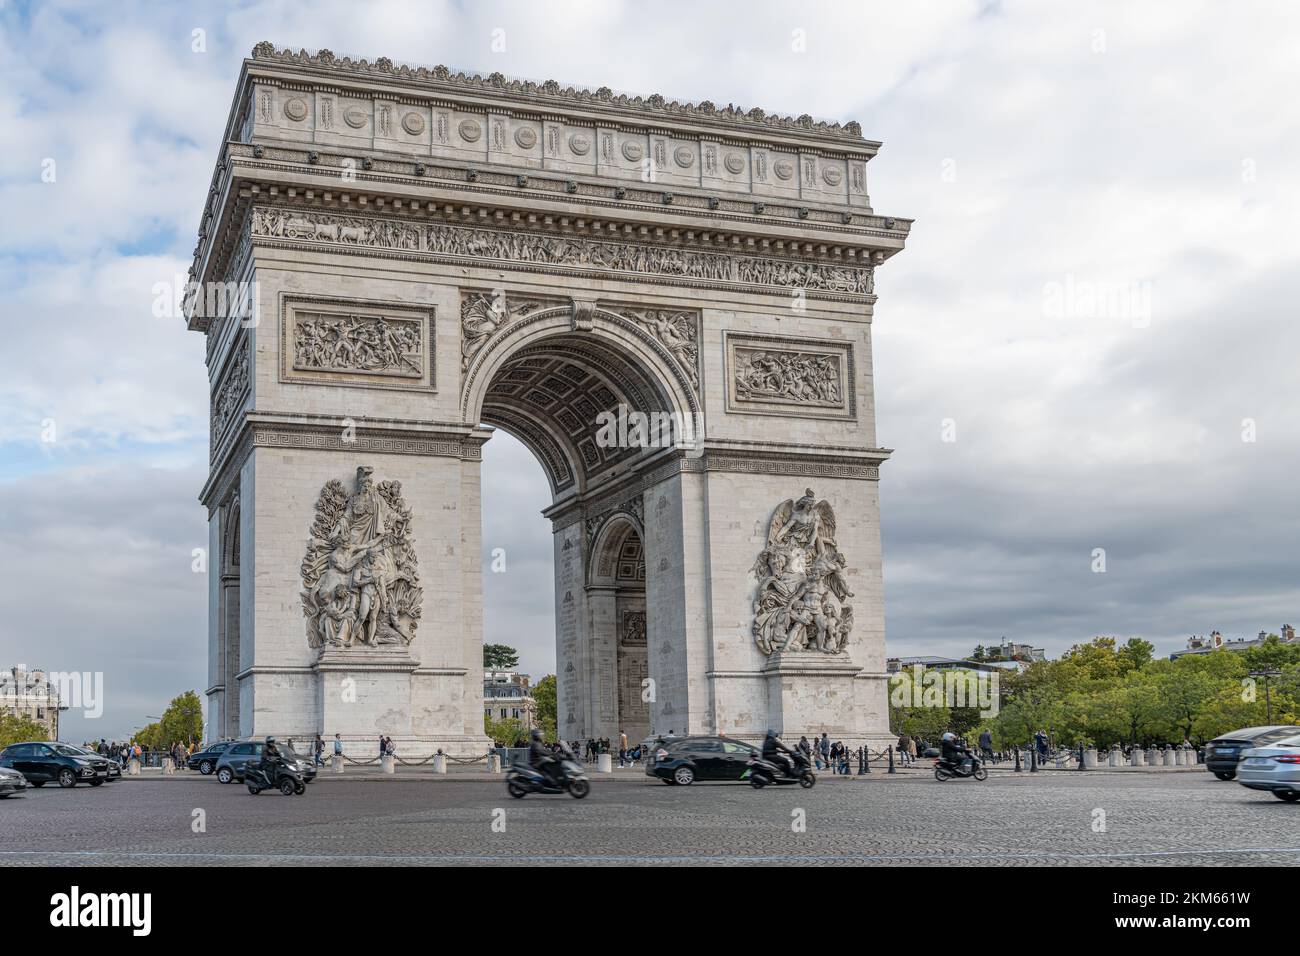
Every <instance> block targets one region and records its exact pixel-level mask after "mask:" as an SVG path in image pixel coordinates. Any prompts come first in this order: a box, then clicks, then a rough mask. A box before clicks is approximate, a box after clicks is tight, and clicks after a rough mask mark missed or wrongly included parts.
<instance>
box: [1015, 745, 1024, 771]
mask: <svg viewBox="0 0 1300 956" xmlns="http://www.w3.org/2000/svg"><path fill="white" fill-rule="evenodd" d="M1024 772H1025V771H1024V769H1023V768H1022V767H1021V766H1020V748H1019V747H1017V748H1016V773H1024Z"/></svg>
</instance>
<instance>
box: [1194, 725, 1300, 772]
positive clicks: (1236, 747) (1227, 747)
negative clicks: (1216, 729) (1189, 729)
mask: <svg viewBox="0 0 1300 956" xmlns="http://www.w3.org/2000/svg"><path fill="white" fill-rule="evenodd" d="M1297 734H1300V727H1296V726H1293V725H1274V726H1272V727H1246V728H1243V729H1242V730H1234V731H1233V732H1232V733H1230V734H1224V735H1223V736H1222V737H1215V738H1214V739H1213V740H1211V741H1210V742H1209V743H1208V744H1206V745H1205V769H1206V770H1208V771H1210V773H1212V774H1214V775H1215V776H1216V777H1218V778H1219V779H1220V780H1231V779H1232V778H1233V777H1235V776H1237V763H1238V762H1239V761H1240V760H1241V754H1242V751H1244V750H1249V749H1250V748H1251V747H1267V746H1268V745H1269V744H1272V743H1275V742H1276V741H1279V740H1285V739H1286V738H1287V737H1294V736H1296V735H1297Z"/></svg>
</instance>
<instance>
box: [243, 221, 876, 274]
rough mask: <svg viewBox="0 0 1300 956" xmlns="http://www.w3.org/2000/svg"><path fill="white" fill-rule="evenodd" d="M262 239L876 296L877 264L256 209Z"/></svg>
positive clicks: (253, 223) (254, 229)
mask: <svg viewBox="0 0 1300 956" xmlns="http://www.w3.org/2000/svg"><path fill="white" fill-rule="evenodd" d="M251 231H252V235H253V236H254V237H255V238H264V239H281V240H287V241H298V242H324V243H330V244H335V245H345V246H353V247H360V248H372V249H390V250H395V251H399V252H409V253H425V254H430V255H438V256H453V257H458V258H465V259H490V260H500V261H503V262H509V263H514V264H520V265H522V264H527V265H530V266H547V265H552V266H565V267H569V268H577V269H582V270H591V271H602V272H611V273H616V274H619V275H626V274H635V275H643V276H660V277H672V278H678V279H683V280H699V281H709V282H727V283H736V284H741V285H747V286H760V287H764V286H765V287H773V288H780V289H786V290H788V289H804V290H807V291H810V292H827V293H844V294H851V295H870V294H872V292H873V290H874V282H873V276H872V269H871V267H870V266H862V267H857V266H839V265H832V264H828V263H821V262H797V261H793V260H787V259H778V258H775V257H770V256H744V255H734V254H731V253H720V252H697V251H689V250H682V249H678V248H674V247H670V246H655V245H649V244H643V243H634V242H623V241H615V240H595V239H586V238H582V237H575V236H565V235H549V234H544V233H531V232H508V231H501V230H496V229H481V228H475V227H470V226H455V225H447V224H442V223H424V222H406V221H403V220H398V219H385V218H379V217H373V216H345V215H340V214H338V213H333V212H319V211H316V210H306V209H292V210H290V209H283V208H279V207H256V208H254V210H253V213H252V218H251Z"/></svg>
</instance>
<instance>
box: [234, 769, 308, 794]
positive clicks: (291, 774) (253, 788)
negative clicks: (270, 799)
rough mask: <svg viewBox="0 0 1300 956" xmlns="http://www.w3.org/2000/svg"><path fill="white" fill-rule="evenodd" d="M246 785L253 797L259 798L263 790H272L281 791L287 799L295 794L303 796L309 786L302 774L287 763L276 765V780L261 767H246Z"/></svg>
mask: <svg viewBox="0 0 1300 956" xmlns="http://www.w3.org/2000/svg"><path fill="white" fill-rule="evenodd" d="M244 784H245V785H246V786H247V787H248V792H249V793H251V794H252V795H253V796H257V795H258V794H259V793H261V792H262V791H263V790H272V789H275V790H279V791H280V792H281V793H282V794H284V795H285V796H286V797H292V796H293V795H294V794H297V795H298V796H302V795H303V794H304V793H306V792H307V784H306V782H305V781H304V780H303V779H302V774H300V773H299V772H298V771H297V770H296V769H294V768H293V767H291V766H289V765H288V764H285V763H279V764H276V765H275V767H274V779H271V778H270V777H269V776H268V775H267V774H266V773H265V772H263V770H262V768H261V767H258V766H253V765H250V766H247V767H245V768H244Z"/></svg>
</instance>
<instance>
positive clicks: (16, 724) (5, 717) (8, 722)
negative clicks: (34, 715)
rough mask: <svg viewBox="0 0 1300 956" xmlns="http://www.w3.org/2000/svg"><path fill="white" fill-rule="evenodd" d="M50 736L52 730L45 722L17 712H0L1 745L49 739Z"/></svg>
mask: <svg viewBox="0 0 1300 956" xmlns="http://www.w3.org/2000/svg"><path fill="white" fill-rule="evenodd" d="M49 737H50V732H49V731H48V730H46V729H45V725H44V724H38V723H37V722H36V721H34V720H30V719H28V718H27V717H20V716H18V715H16V714H0V747H8V746H9V745H10V744H20V743H23V742H25V741H28V740H48V739H49Z"/></svg>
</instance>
